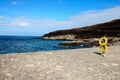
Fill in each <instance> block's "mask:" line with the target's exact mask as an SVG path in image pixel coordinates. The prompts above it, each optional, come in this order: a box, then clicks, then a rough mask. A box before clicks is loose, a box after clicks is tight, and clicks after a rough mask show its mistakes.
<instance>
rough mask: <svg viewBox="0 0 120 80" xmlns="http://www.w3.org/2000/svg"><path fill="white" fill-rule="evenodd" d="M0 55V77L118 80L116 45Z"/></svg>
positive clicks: (7, 79) (119, 59)
mask: <svg viewBox="0 0 120 80" xmlns="http://www.w3.org/2000/svg"><path fill="white" fill-rule="evenodd" d="M99 52H100V51H99V48H86V49H73V50H60V51H46V52H33V53H17V54H16V53H15V54H0V80H120V46H112V47H109V50H108V52H107V53H106V57H102V56H101V55H100V54H99Z"/></svg>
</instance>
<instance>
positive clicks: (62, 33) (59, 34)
mask: <svg viewBox="0 0 120 80" xmlns="http://www.w3.org/2000/svg"><path fill="white" fill-rule="evenodd" d="M102 36H106V37H108V38H109V42H110V44H109V45H118V42H120V19H115V20H112V21H109V22H106V23H101V24H95V25H92V26H86V27H81V28H73V29H68V30H58V31H54V32H50V33H48V34H45V35H43V36H42V38H43V39H53V40H56V39H59V40H72V41H70V42H64V43H61V44H62V45H71V46H76V45H86V46H88V44H89V45H95V46H97V45H98V44H97V41H98V38H100V37H102ZM86 41H87V43H88V44H87V43H86ZM116 42H117V43H116ZM114 43H115V44H114Z"/></svg>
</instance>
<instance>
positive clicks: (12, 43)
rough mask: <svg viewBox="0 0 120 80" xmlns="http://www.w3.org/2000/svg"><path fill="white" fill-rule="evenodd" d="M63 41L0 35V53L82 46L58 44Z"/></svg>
mask: <svg viewBox="0 0 120 80" xmlns="http://www.w3.org/2000/svg"><path fill="white" fill-rule="evenodd" d="M63 41H64V40H43V39H41V38H40V37H32V36H0V54H6V53H22V52H36V51H50V50H64V49H76V48H84V47H81V46H77V47H69V46H61V45H59V43H61V42H63Z"/></svg>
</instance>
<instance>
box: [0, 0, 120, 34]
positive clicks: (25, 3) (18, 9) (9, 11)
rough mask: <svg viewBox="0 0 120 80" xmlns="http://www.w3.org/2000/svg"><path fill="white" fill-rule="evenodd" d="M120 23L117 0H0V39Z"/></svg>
mask: <svg viewBox="0 0 120 80" xmlns="http://www.w3.org/2000/svg"><path fill="white" fill-rule="evenodd" d="M114 19H120V0H0V35H20V36H41V35H43V34H46V33H49V32H52V31H56V30H63V29H71V28H78V27H85V26H90V25H94V24H99V23H104V22H108V21H111V20H114Z"/></svg>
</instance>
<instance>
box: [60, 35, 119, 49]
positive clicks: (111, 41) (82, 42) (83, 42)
mask: <svg viewBox="0 0 120 80" xmlns="http://www.w3.org/2000/svg"><path fill="white" fill-rule="evenodd" d="M98 42H99V38H90V39H79V40H73V41H65V42H62V43H60V44H59V45H63V46H93V47H94V46H99V43H98ZM117 45H120V37H108V46H117Z"/></svg>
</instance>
